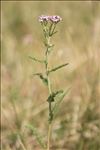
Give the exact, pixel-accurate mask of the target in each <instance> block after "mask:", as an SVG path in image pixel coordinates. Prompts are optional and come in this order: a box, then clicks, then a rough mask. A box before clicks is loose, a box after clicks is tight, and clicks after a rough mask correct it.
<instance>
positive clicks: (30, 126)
mask: <svg viewBox="0 0 100 150" xmlns="http://www.w3.org/2000/svg"><path fill="white" fill-rule="evenodd" d="M26 127H27V128H29V129H30V130H31V131H32V133H33V135H34V136H35V138H36V140H37V142H38V143H39V144H40V145H41V147H42V148H46V144H45V143H44V141H43V137H42V136H41V135H40V133H39V132H38V131H37V129H36V128H35V127H34V126H33V125H27V126H26Z"/></svg>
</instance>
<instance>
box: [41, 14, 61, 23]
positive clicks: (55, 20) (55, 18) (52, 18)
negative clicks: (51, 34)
mask: <svg viewBox="0 0 100 150" xmlns="http://www.w3.org/2000/svg"><path fill="white" fill-rule="evenodd" d="M61 20H62V18H61V17H60V16H56V15H54V16H46V15H41V16H39V22H44V21H46V22H48V21H52V22H53V23H58V22H59V21H61Z"/></svg>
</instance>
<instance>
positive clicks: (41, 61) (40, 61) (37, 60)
mask: <svg viewBox="0 0 100 150" xmlns="http://www.w3.org/2000/svg"><path fill="white" fill-rule="evenodd" d="M29 58H30V59H32V60H34V61H36V62H39V63H44V62H45V61H44V60H39V59H37V58H35V57H31V56H29Z"/></svg>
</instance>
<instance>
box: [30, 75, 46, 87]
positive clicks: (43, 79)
mask: <svg viewBox="0 0 100 150" xmlns="http://www.w3.org/2000/svg"><path fill="white" fill-rule="evenodd" d="M33 75H34V76H35V75H37V76H39V78H40V79H41V80H42V82H43V83H44V84H45V85H48V80H47V78H45V77H44V76H43V74H42V73H35V74H33Z"/></svg>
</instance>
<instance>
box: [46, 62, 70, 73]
mask: <svg viewBox="0 0 100 150" xmlns="http://www.w3.org/2000/svg"><path fill="white" fill-rule="evenodd" d="M67 65H68V63H65V64H62V65H60V66H57V67H55V68H53V69H51V70H49V71H48V73H51V72H53V71H56V70H58V69H61V68H62V67H65V66H67Z"/></svg>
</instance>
